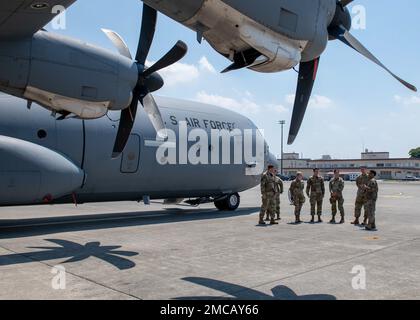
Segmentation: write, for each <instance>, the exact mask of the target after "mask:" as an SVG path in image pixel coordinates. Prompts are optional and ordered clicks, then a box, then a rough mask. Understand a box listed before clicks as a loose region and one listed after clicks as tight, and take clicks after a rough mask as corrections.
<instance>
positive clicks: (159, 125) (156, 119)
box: [142, 93, 168, 139]
mask: <svg viewBox="0 0 420 320" xmlns="http://www.w3.org/2000/svg"><path fill="white" fill-rule="evenodd" d="M142 104H143V108H144V111H146V113H147V115H148V116H149V118H150V121H151V122H152V124H153V127H154V128H155V130H156V132H157V134H158V135H159V137H161V138H162V139H165V138H166V137H167V136H168V135H167V133H166V127H165V123H164V121H163V119H162V114H161V113H160V110H159V107H158V106H157V103H156V101H155V99H154V98H153V96H152V94H151V93H149V94H147V95H146V96H145V97H144V98H143V101H142Z"/></svg>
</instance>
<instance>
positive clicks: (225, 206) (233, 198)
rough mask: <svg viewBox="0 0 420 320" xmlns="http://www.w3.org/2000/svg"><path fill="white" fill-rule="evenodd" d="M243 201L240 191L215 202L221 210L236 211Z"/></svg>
mask: <svg viewBox="0 0 420 320" xmlns="http://www.w3.org/2000/svg"><path fill="white" fill-rule="evenodd" d="M240 203H241V197H240V196H239V194H238V193H232V194H230V195H228V196H227V197H226V198H224V199H222V200H218V201H215V202H214V205H215V206H216V208H217V209H219V210H220V211H225V210H226V211H235V210H236V209H238V207H239V204H240Z"/></svg>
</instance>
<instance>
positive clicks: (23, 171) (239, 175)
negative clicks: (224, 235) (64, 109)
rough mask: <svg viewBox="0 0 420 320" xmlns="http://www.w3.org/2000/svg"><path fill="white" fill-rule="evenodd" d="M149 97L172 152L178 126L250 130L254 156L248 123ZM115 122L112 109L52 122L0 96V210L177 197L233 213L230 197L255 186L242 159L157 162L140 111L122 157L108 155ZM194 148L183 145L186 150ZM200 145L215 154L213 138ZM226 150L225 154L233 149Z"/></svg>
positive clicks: (236, 200) (152, 135) (155, 142)
mask: <svg viewBox="0 0 420 320" xmlns="http://www.w3.org/2000/svg"><path fill="white" fill-rule="evenodd" d="M156 100H157V104H158V106H159V108H160V110H161V113H162V118H163V121H164V122H165V123H166V126H167V130H168V132H169V131H170V130H171V131H173V132H175V133H176V139H175V141H176V142H175V146H172V147H175V148H177V147H180V145H181V142H180V140H179V138H180V133H179V132H180V131H179V127H180V124H181V122H185V123H186V124H187V131H188V132H189V133H191V132H192V131H194V130H196V129H202V130H204V132H208V133H210V131H211V130H216V131H217V130H220V129H222V130H223V128H226V130H227V131H228V130H230V129H233V128H235V129H239V130H241V131H244V130H246V129H248V130H252V131H253V132H254V136H253V138H252V149H253V150H254V153H255V152H256V151H255V150H256V143H257V135H256V134H257V132H258V131H257V128H256V126H255V125H254V124H253V123H252V122H251V121H250V120H249V119H248V118H246V117H244V116H242V115H240V114H237V113H235V112H232V111H229V110H227V109H224V108H219V107H216V106H211V105H205V104H200V103H196V102H189V101H182V100H176V99H169V98H163V97H157V98H156ZM118 120H119V113H118V112H117V113H116V112H110V113H109V115H108V117H103V118H100V119H96V120H79V119H66V120H58V119H54V118H53V117H51V115H50V113H49V111H47V110H45V109H44V108H42V107H41V106H39V105H37V104H34V105H33V107H32V109H31V110H28V109H27V108H26V104H25V102H24V101H23V100H21V99H17V98H14V97H12V96H9V95H0V155H1V156H0V206H6V205H31V204H55V203H71V202H75V203H84V202H105V201H143V200H144V201H145V202H147V201H149V199H165V202H166V203H170V204H178V203H181V202H182V201H183V199H184V198H185V199H186V202H187V204H191V205H198V204H200V203H204V202H214V204H215V205H216V207H217V208H218V209H220V210H236V209H237V208H238V206H239V204H240V197H239V195H238V192H241V191H244V190H247V189H249V188H252V187H254V186H256V185H257V184H258V183H259V182H260V174H259V173H258V172H256V173H255V174H253V175H247V174H245V172H246V169H247V168H250V167H254V166H255V163H247V162H246V161H245V158H243V161H242V162H241V163H234V162H233V161H232V162H231V163H226V164H223V163H222V162H220V164H211V163H209V164H192V163H190V162H188V163H186V164H182V163H174V164H166V165H162V164H161V163H160V162H159V161H157V160H156V155H157V149H158V148H159V147H160V146H162V144H163V143H165V141H166V140H159V139H156V131H155V129H154V128H153V125H152V124H151V122H150V120H149V118H148V115H147V113H146V112H145V111H143V110H142V109H140V112H138V113H137V116H136V122H135V126H134V128H133V131H132V133H131V134H130V137H129V139H128V143H127V147H126V148H125V150H124V152H123V153H122V154H121V156H120V157H118V158H112V157H110V156H109V154H110V152H111V150H112V148H113V140H114V137H115V134H116V132H117V130H118V129H117V127H118ZM209 135H210V134H209ZM217 141H219V140H217ZM262 141H263V143H264V148H263V153H264V155H263V157H261V159H263V160H262V161H264V163H263V164H262V165H261V168H262V167H263V166H265V165H266V164H267V161H270V162H271V163H275V162H276V159H275V157H274V156H273V155H271V154H270V153H269V149H268V146H267V144H266V143H265V142H264V140H262ZM242 143H245V140H243V141H242ZM194 144H195V141H189V142H188V147H189V148H193V147H194ZM204 145H205V147H206V148H209V150H212V149H214V151H215V152H216V148H215V147H216V146H215V144H214V141H213V140H211V141H210V140H209V141H208V142H207V141H205V142H204ZM230 147H231V149H232V150H231V152H232V153H231V154H232V155H233V154H234V150H233V149H234V147H235V145H234V144H231V145H230ZM194 152H195V151H194ZM210 156H211V152H209V155H208V157H210ZM260 173H261V172H260Z"/></svg>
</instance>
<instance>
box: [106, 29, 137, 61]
mask: <svg viewBox="0 0 420 320" xmlns="http://www.w3.org/2000/svg"><path fill="white" fill-rule="evenodd" d="M101 30H102V32H103V33H105V35H106V36H107V37H108V39H109V40H111V42H112V43H113V44H114V46H115V47H116V48H117V50H118V52H119V53H120V54H121V55H122V56H124V57H126V58H128V59H130V60H133V57H132V56H131V53H130V49H128V46H127V44H126V43H125V42H124V40H123V38H122V37H121V36H120V35H119V34H118V33H116V32H115V31H112V30H109V29H101Z"/></svg>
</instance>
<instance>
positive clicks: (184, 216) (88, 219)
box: [0, 207, 260, 239]
mask: <svg viewBox="0 0 420 320" xmlns="http://www.w3.org/2000/svg"><path fill="white" fill-rule="evenodd" d="M259 210H260V208H259V207H250V208H242V209H238V210H236V211H218V210H214V209H192V210H191V209H189V210H180V209H179V208H175V209H168V210H159V211H140V212H122V213H106V214H90V215H79V216H64V217H49V218H33V219H16V220H0V239H11V238H25V237H31V236H42V235H48V234H56V233H61V232H75V231H86V230H101V229H102V230H103V229H112V228H121V227H131V226H142V225H153V224H166V223H176V222H185V221H200V220H203V221H205V220H211V219H224V218H230V217H237V216H245V215H251V214H254V213H256V212H259Z"/></svg>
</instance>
